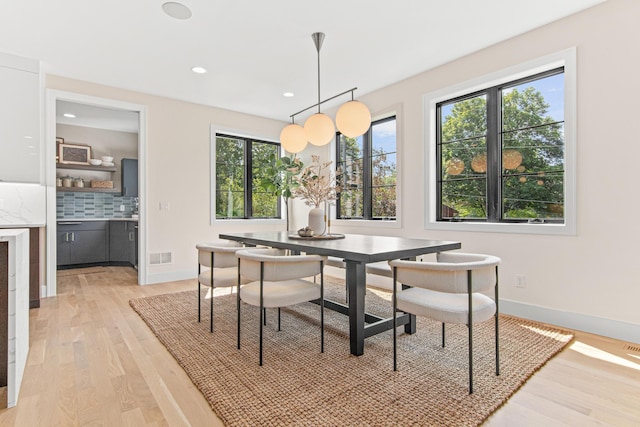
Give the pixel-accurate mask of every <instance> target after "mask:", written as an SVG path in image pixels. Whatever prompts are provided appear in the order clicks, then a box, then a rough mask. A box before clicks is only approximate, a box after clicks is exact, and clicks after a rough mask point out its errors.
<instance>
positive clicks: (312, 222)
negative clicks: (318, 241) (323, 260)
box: [309, 208, 325, 236]
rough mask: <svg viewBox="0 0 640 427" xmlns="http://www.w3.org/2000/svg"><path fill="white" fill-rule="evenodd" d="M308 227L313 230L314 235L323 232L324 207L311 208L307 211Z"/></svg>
mask: <svg viewBox="0 0 640 427" xmlns="http://www.w3.org/2000/svg"><path fill="white" fill-rule="evenodd" d="M309 228H310V229H312V230H313V235H314V236H319V235H321V234H323V233H324V231H325V230H324V209H322V208H313V209H311V210H310V211H309Z"/></svg>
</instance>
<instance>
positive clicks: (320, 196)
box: [293, 155, 340, 208]
mask: <svg viewBox="0 0 640 427" xmlns="http://www.w3.org/2000/svg"><path fill="white" fill-rule="evenodd" d="M332 163H333V162H331V161H329V162H321V161H320V156H317V155H312V156H311V165H309V166H307V167H306V168H304V169H303V171H302V173H300V175H297V176H295V177H294V180H295V181H296V182H297V184H298V186H297V187H296V188H295V189H294V191H293V196H294V197H299V198H301V199H304V200H305V204H306V205H307V206H312V207H315V208H319V207H320V205H321V204H322V203H323V202H330V201H333V200H335V199H336V197H337V193H338V192H339V191H340V189H339V188H338V187H337V186H336V179H335V174H332V173H331V169H330V166H331V164H332Z"/></svg>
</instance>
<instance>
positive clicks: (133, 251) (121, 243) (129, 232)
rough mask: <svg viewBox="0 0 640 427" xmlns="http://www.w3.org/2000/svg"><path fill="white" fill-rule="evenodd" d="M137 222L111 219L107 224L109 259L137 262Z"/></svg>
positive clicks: (112, 261) (130, 262)
mask: <svg viewBox="0 0 640 427" xmlns="http://www.w3.org/2000/svg"><path fill="white" fill-rule="evenodd" d="M137 243H138V223H137V222H136V221H111V222H110V224H109V261H110V262H111V263H117V264H119V263H127V264H131V265H133V266H136V265H137V264H138V245H137Z"/></svg>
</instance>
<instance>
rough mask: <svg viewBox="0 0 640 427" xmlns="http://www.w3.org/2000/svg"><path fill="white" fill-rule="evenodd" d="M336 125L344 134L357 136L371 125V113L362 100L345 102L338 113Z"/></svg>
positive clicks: (350, 136)
mask: <svg viewBox="0 0 640 427" xmlns="http://www.w3.org/2000/svg"><path fill="white" fill-rule="evenodd" d="M336 126H337V127H338V130H339V131H340V133H342V134H343V135H345V136H348V137H349V138H355V137H357V136H360V135H362V134H364V133H365V132H366V131H367V130H368V129H369V126H371V113H370V112H369V109H368V108H367V106H366V105H364V104H363V103H362V102H360V101H349V102H345V103H344V104H342V106H341V107H340V108H339V109H338V112H337V113H336Z"/></svg>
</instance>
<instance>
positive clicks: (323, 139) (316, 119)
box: [304, 113, 336, 146]
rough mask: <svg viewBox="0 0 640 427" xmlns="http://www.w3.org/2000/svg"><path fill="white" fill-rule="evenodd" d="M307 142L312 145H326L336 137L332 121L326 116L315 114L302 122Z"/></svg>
mask: <svg viewBox="0 0 640 427" xmlns="http://www.w3.org/2000/svg"><path fill="white" fill-rule="evenodd" d="M304 133H305V134H306V136H307V141H309V143H310V144H313V145H317V146H320V145H327V144H328V143H329V142H331V140H332V139H333V138H335V136H336V128H335V127H334V126H333V121H331V119H330V118H329V116H327V115H326V114H322V113H316V114H314V115H313V116H311V117H309V118H308V119H307V121H306V122H304Z"/></svg>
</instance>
